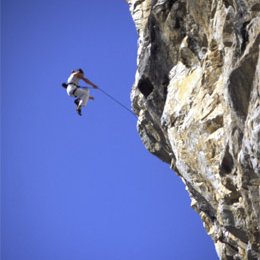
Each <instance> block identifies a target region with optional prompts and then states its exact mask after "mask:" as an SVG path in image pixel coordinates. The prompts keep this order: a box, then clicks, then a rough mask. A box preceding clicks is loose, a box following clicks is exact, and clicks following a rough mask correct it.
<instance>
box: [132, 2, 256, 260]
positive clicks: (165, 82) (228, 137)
mask: <svg viewBox="0 0 260 260" xmlns="http://www.w3.org/2000/svg"><path fill="white" fill-rule="evenodd" d="M128 4H129V6H130V12H131V14H132V17H133V20H134V21H135V24H136V28H137V32H138V35H139V40H138V53H137V63H138V69H137V72H136V79H135V83H134V86H133V89H132V93H131V100H132V106H133V110H134V112H135V113H136V114H137V116H138V125H137V127H138V131H139V134H140V137H141V139H142V141H143V143H144V145H145V147H146V148H147V149H148V150H149V151H150V152H151V153H153V154H154V155H156V156H157V157H159V158H160V159H161V160H163V161H164V162H166V163H168V164H169V165H170V167H171V168H172V169H173V170H174V171H175V172H176V173H177V174H178V175H179V176H180V177H181V178H182V180H183V182H184V183H185V185H186V187H187V190H188V192H189V194H190V197H191V201H192V207H193V208H194V209H195V210H196V211H197V212H198V214H199V215H200V216H201V219H202V221H203V223H204V226H205V228H206V230H207V232H208V234H209V235H210V236H211V237H212V239H213V241H214V243H215V246H216V250H217V253H218V255H219V258H220V259H260V252H259V250H260V249H259V248H260V231H259V223H260V206H259V205H260V197H259V195H260V191H259V185H260V55H259V54H260V48H259V45H260V4H259V0H221V1H218V0H208V1H206V0H194V1H189V0H128Z"/></svg>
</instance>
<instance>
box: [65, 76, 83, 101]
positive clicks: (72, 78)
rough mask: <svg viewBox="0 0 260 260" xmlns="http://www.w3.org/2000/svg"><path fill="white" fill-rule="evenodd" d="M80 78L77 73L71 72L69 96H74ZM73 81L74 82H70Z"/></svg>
mask: <svg viewBox="0 0 260 260" xmlns="http://www.w3.org/2000/svg"><path fill="white" fill-rule="evenodd" d="M79 81H80V78H78V77H76V76H75V73H72V74H70V76H69V78H68V80H67V83H68V87H67V93H68V95H69V96H73V94H72V93H73V91H74V90H75V89H76V88H77V86H78V84H79ZM70 83H73V84H70Z"/></svg>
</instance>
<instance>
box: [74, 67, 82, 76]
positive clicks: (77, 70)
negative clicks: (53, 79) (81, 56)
mask: <svg viewBox="0 0 260 260" xmlns="http://www.w3.org/2000/svg"><path fill="white" fill-rule="evenodd" d="M75 72H80V73H81V74H83V75H84V71H83V69H80V68H79V69H76V70H73V71H72V72H71V73H75Z"/></svg>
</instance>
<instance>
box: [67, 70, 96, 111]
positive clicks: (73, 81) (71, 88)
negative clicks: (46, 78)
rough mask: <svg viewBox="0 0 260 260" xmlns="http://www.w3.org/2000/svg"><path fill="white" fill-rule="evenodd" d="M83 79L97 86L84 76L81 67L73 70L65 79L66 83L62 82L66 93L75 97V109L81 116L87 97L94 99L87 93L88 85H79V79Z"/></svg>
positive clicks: (94, 86)
mask: <svg viewBox="0 0 260 260" xmlns="http://www.w3.org/2000/svg"><path fill="white" fill-rule="evenodd" d="M80 80H83V81H84V82H85V83H87V84H89V85H91V86H92V87H93V88H95V89H97V88H98V86H97V85H95V84H94V83H92V82H91V81H90V80H89V79H87V78H86V77H85V76H84V72H83V70H82V69H77V70H73V71H72V72H71V74H70V76H69V78H68V80H67V83H63V84H62V86H63V87H64V88H66V90H67V93H68V95H69V96H71V97H76V99H75V100H74V103H75V104H76V106H77V107H76V111H77V113H78V114H79V115H80V116H81V115H82V114H81V109H82V107H84V106H86V104H87V102H88V100H89V99H91V100H94V97H92V96H90V95H89V88H88V87H79V81H80Z"/></svg>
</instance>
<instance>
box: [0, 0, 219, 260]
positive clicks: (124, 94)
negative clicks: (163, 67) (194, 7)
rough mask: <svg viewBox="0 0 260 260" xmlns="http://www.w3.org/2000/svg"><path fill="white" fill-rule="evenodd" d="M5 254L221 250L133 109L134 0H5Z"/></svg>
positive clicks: (171, 258)
mask: <svg viewBox="0 0 260 260" xmlns="http://www.w3.org/2000/svg"><path fill="white" fill-rule="evenodd" d="M1 16H2V18H1V19H2V20H1V22H2V24H1V29H2V31H1V33H2V35H1V36H2V37H1V39H2V42H1V44H2V46H1V52H2V55H1V65H2V66H1V72H2V84H1V87H2V89H1V91H2V93H1V98H2V100H1V102H2V104H1V105H2V111H1V113H2V129H1V130H2V144H1V148H2V149H1V150H2V153H1V162H2V165H1V167H2V168H1V174H2V176H1V199H2V200H1V220H2V221H1V236H2V237H1V255H2V260H58V259H62V260H104V259H106V260H161V259H162V260H191V259H192V260H204V259H205V260H215V259H217V256H216V253H215V249H214V246H213V243H212V242H211V239H210V238H209V237H208V236H207V234H206V231H205V230H204V228H203V226H202V223H201V221H200V218H199V216H198V215H197V214H196V213H195V212H194V211H193V209H192V208H191V207H190V199H189V197H188V194H187V192H186V191H185V187H184V185H183V184H182V183H181V181H180V180H179V178H178V177H177V176H176V175H175V174H174V173H173V172H172V171H171V170H170V169H169V167H168V165H166V164H164V163H163V162H161V161H160V160H159V159H157V158H156V157H154V156H152V155H151V154H149V153H148V152H147V151H146V150H145V148H144V146H143V144H142V142H141V140H140V138H139V136H138V134H137V131H136V120H135V118H134V117H133V116H132V115H131V114H129V113H127V112H126V111H124V110H122V109H121V108H120V107H119V106H118V105H117V104H115V103H113V102H111V100H110V99H108V98H107V97H106V96H104V95H103V94H102V93H101V92H98V91H92V94H93V95H94V96H95V98H96V100H95V101H94V102H89V104H88V106H87V109H86V110H84V111H83V116H82V117H79V116H78V115H77V114H76V112H75V108H74V104H73V99H72V98H70V97H68V96H67V94H66V93H65V91H64V89H62V88H61V86H60V84H61V82H63V81H65V80H66V79H67V77H68V75H69V73H70V71H71V70H72V69H73V68H78V67H82V68H83V69H84V70H85V72H86V76H87V77H88V78H89V79H90V80H92V81H93V82H95V83H96V84H97V85H99V86H100V87H101V88H103V89H104V90H105V91H107V92H109V93H110V94H111V95H112V96H114V97H116V98H118V99H119V100H120V101H121V102H123V103H124V104H126V105H127V106H128V107H130V100H129V95H130V90H131V86H132V84H133V82H134V77H135V70H136V52H137V34H136V31H135V27H134V24H133V22H132V19H131V16H130V14H129V11H128V6H127V4H126V3H125V1H124V0H110V1H107V0H96V1H88V0H77V1H66V0H65V1H64V0H62V1H61V0H23V1H21V0H3V1H2V13H1Z"/></svg>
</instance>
